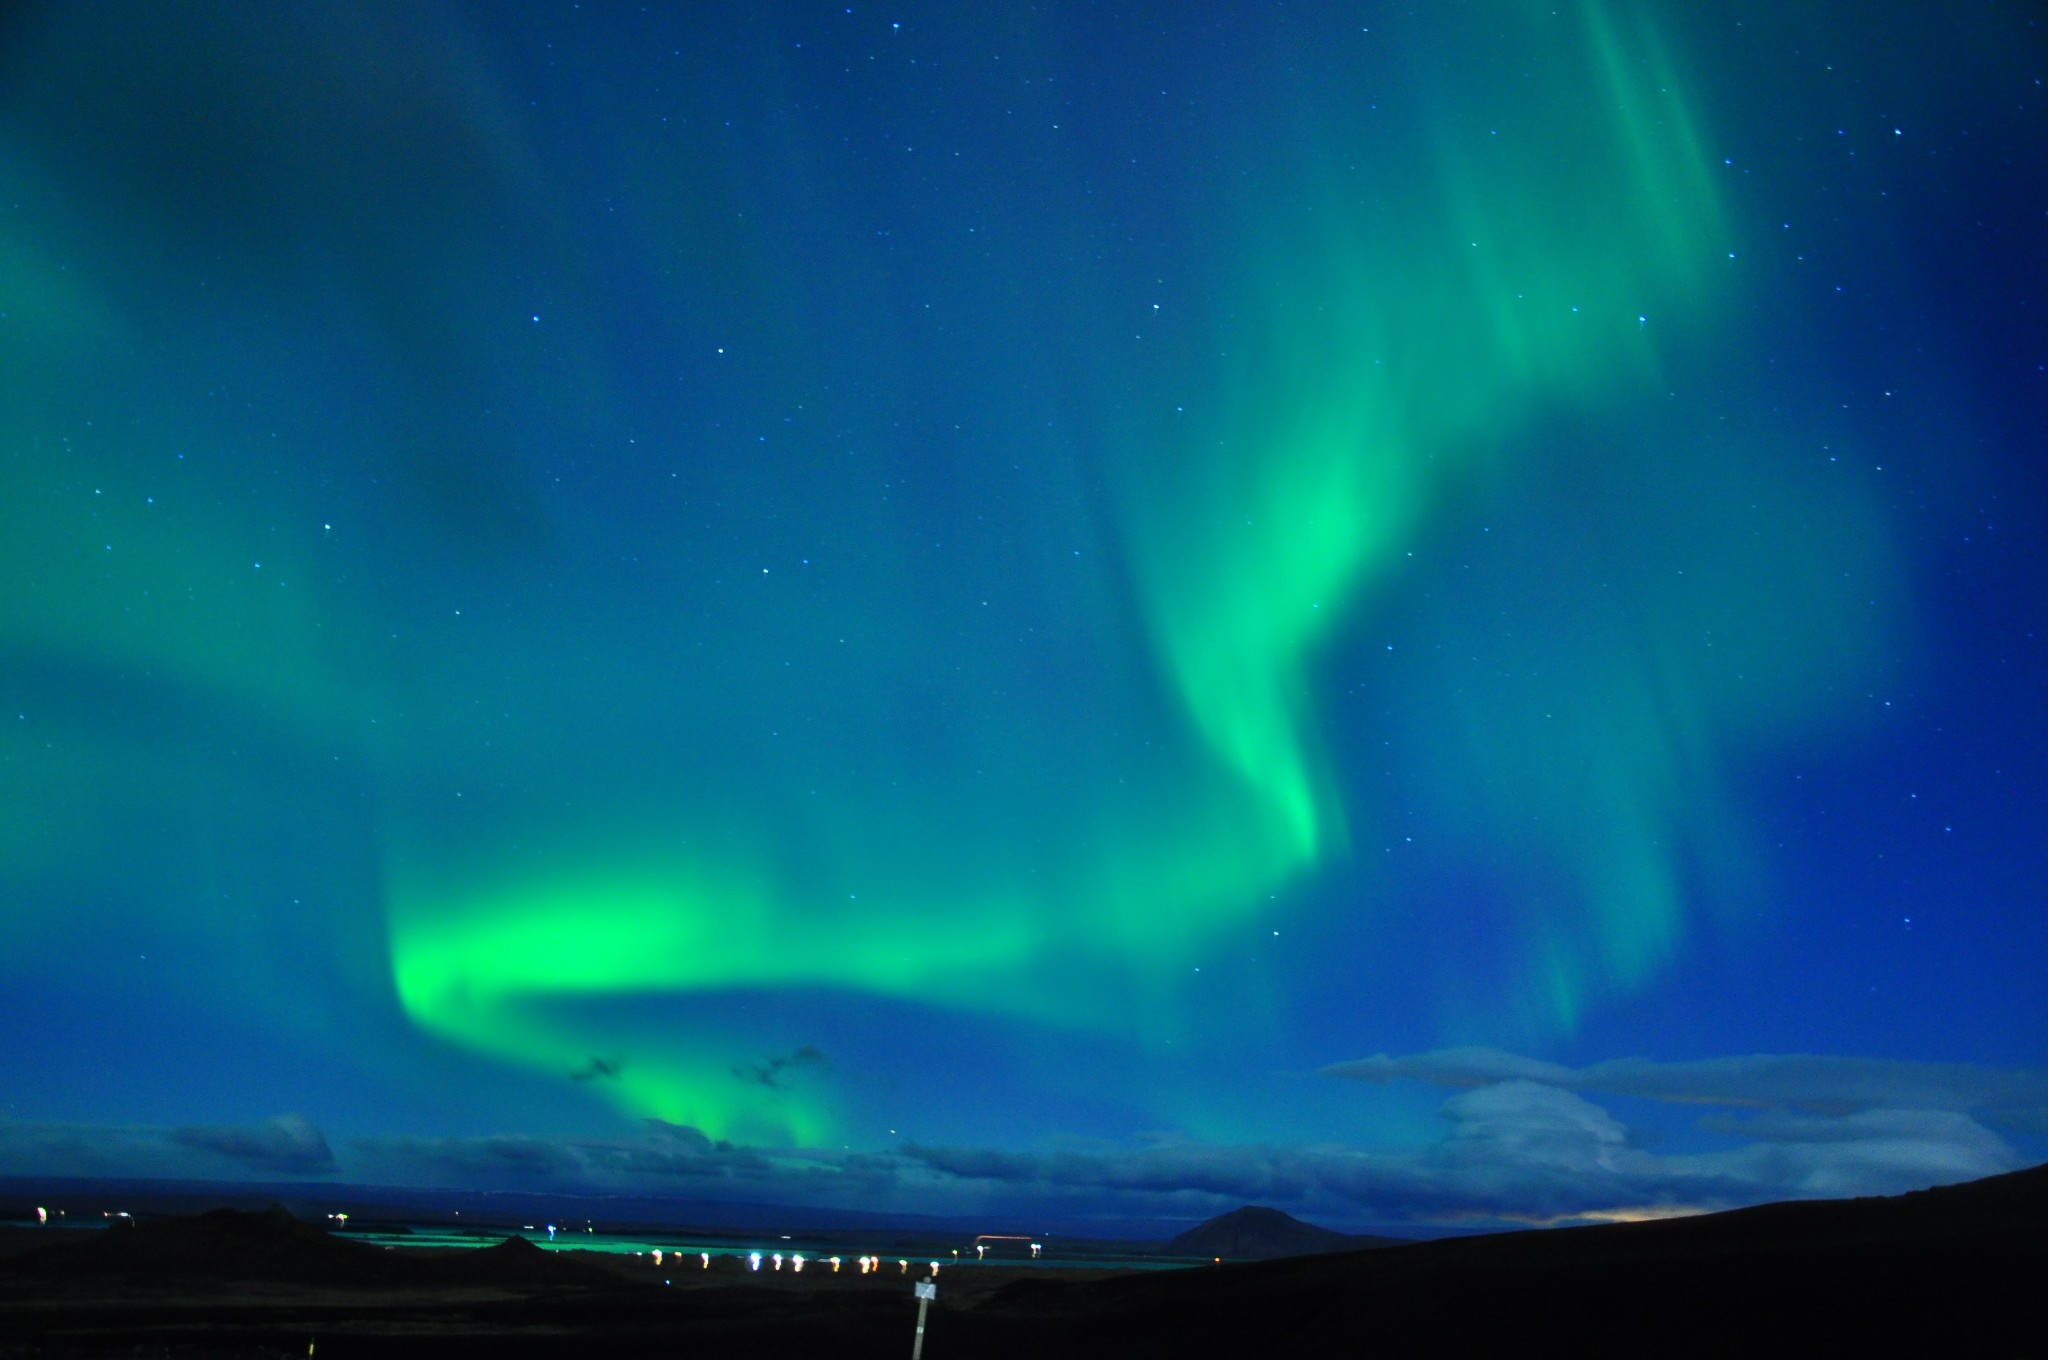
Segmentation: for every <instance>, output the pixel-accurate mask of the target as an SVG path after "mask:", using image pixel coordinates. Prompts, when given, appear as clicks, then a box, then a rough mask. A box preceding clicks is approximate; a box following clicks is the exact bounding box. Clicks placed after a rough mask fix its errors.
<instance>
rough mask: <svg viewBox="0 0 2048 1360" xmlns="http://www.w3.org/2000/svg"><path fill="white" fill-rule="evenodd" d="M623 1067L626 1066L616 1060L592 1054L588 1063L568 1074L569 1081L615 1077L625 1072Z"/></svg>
mask: <svg viewBox="0 0 2048 1360" xmlns="http://www.w3.org/2000/svg"><path fill="white" fill-rule="evenodd" d="M625 1067H626V1064H625V1063H623V1062H621V1061H620V1060H618V1059H616V1058H600V1057H598V1056H597V1055H596V1054H595V1053H593V1054H591V1055H590V1061H588V1062H586V1063H584V1064H583V1066H581V1067H579V1068H576V1069H575V1070H574V1071H572V1072H570V1073H569V1080H571V1081H597V1080H600V1079H602V1078H607V1077H616V1076H617V1075H619V1073H620V1072H622V1071H624V1070H625Z"/></svg>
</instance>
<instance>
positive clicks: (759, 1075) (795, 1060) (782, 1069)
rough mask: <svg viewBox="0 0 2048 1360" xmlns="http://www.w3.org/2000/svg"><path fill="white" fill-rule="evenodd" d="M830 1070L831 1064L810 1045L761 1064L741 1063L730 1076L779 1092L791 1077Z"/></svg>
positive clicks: (819, 1050) (821, 1051)
mask: <svg viewBox="0 0 2048 1360" xmlns="http://www.w3.org/2000/svg"><path fill="white" fill-rule="evenodd" d="M831 1070H832V1064H831V1062H830V1061H829V1060H828V1059H827V1058H826V1057H825V1054H824V1051H823V1050H822V1049H819V1048H815V1047H813V1046H812V1045H810V1044H805V1045H804V1046H803V1047H801V1048H799V1049H797V1050H796V1051H795V1052H793V1053H786V1054H783V1055H782V1056H780V1057H775V1058H770V1059H768V1061H766V1062H763V1063H743V1064H741V1065H740V1066H738V1067H735V1068H733V1069H732V1074H733V1075H734V1076H735V1077H738V1078H739V1079H740V1080H741V1081H744V1082H748V1083H750V1084H752V1085H755V1086H768V1087H773V1088H775V1089H777V1090H780V1089H782V1088H783V1087H784V1086H786V1085H787V1084H788V1082H789V1079H790V1078H791V1077H793V1076H796V1075H798V1074H799V1073H802V1072H806V1071H814V1072H829V1071H831Z"/></svg>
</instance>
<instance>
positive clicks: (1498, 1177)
mask: <svg viewBox="0 0 2048 1360" xmlns="http://www.w3.org/2000/svg"><path fill="white" fill-rule="evenodd" d="M1328 1070H1329V1071H1330V1072H1331V1074H1333V1075H1337V1076H1343V1077H1349V1078H1353V1079H1362V1080H1367V1081H1391V1080H1395V1079H1400V1078H1410V1079H1415V1080H1423V1081H1430V1082H1434V1083H1435V1084H1438V1085H1443V1086H1449V1087H1453V1088H1456V1094H1453V1095H1451V1096H1450V1097H1448V1098H1447V1099H1446V1100H1445V1101H1444V1102H1443V1103H1442V1105H1441V1106H1440V1107H1439V1109H1438V1114H1439V1115H1440V1116H1441V1118H1442V1119H1443V1121H1444V1125H1443V1131H1442V1134H1441V1136H1440V1137H1439V1138H1438V1139H1436V1140H1435V1141H1433V1142H1430V1143H1426V1144H1424V1145H1421V1146H1418V1147H1414V1148H1410V1149H1406V1150H1401V1151H1394V1152H1380V1151H1365V1150H1361V1149H1356V1148H1349V1147H1342V1146H1301V1145H1296V1146H1287V1145H1241V1146H1235V1147H1218V1146H1210V1145H1202V1144H1195V1143H1179V1142H1172V1141H1162V1142H1157V1143H1152V1144H1148V1145H1142V1146H1127V1147H1097V1148H1085V1149H1073V1150H1065V1151H1059V1152H1053V1153H1043V1154H1031V1153H1019V1152H1013V1151H999V1150H992V1149H977V1148H953V1147H925V1146H918V1145H912V1146H910V1147H908V1148H906V1149H904V1155H905V1156H906V1157H908V1158H909V1159H911V1160H912V1161H914V1162H916V1163H917V1164H918V1165H919V1166H921V1167H922V1168H924V1169H925V1170H927V1171H929V1172H931V1173H933V1174H937V1175H939V1176H942V1177H950V1178H954V1179H958V1180H961V1181H963V1182H974V1183H979V1184H980V1185H982V1186H983V1187H985V1188H986V1189H988V1190H990V1191H996V1190H1001V1191H1006V1192H1009V1193H1011V1194H1012V1195H1015V1196H1018V1197H1020V1198H1033V1197H1035V1198H1039V1199H1047V1200H1053V1201H1061V1200H1067V1201H1072V1202H1076V1203H1078V1202H1081V1201H1082V1200H1085V1199H1087V1198H1089V1197H1094V1198H1096V1199H1097V1200H1099V1201H1104V1202H1113V1203H1114V1205H1115V1207H1116V1209H1117V1210H1118V1211H1120V1212H1124V1213H1138V1212H1144V1211H1146V1210H1147V1209H1149V1210H1150V1211H1153V1212H1170V1211H1172V1210H1173V1209H1175V1208H1177V1207H1178V1208H1181V1209H1185V1210H1190V1211H1192V1210H1193V1209H1195V1208H1196V1207H1197V1206H1198V1205H1201V1206H1208V1207H1210V1208H1223V1207H1231V1206H1234V1205H1236V1204H1242V1203H1247V1202H1257V1203H1265V1204H1276V1205H1280V1206H1282V1207H1286V1208H1289V1209H1290V1210H1292V1211H1294V1212H1297V1213H1300V1214H1302V1215H1303V1216H1304V1217H1313V1218H1319V1219H1321V1220H1323V1221H1334V1222H1340V1223H1343V1222H1349V1223H1354V1224H1356V1223H1371V1224H1377V1225H1382V1226H1389V1227H1398V1226H1400V1225H1415V1226H1427V1225H1437V1226H1442V1225H1468V1226H1487V1225H1501V1226H1506V1225H1513V1224H1521V1223H1530V1222H1544V1223H1549V1222H1566V1221H1596V1220H1608V1219H1616V1218H1641V1217H1652V1216H1662V1215H1669V1214H1673V1213H1680V1212H1694V1211H1700V1210H1706V1209H1719V1208H1731V1207H1736V1206H1740V1205H1745V1204H1756V1203H1762V1202H1765V1201H1769V1200H1778V1199H1800V1198H1816V1197H1829V1196H1840V1195H1859V1194H1860V1195H1869V1194H1893V1193H1898V1192H1900V1191H1905V1190H1912V1189H1920V1188H1923V1187H1926V1186H1930V1185H1940V1184H1947V1183H1952V1182H1955V1181H1961V1180H1970V1179H1974V1178H1976V1177H1979V1176H1988V1175H1995V1174H1997V1173H1999V1172H2002V1171H2010V1170H2014V1169H2016V1168H2018V1167H2019V1166H2021V1165H2023V1164H2024V1161H2025V1159H2024V1158H2022V1157H2021V1156H2020V1154H2019V1153H2018V1152H2017V1151H2016V1150H2015V1149H2014V1148H2013V1147H2012V1146H2011V1145H2010V1144H2009V1143H2008V1142H2007V1141H2006V1140H2005V1139H2004V1138H2003V1137H2001V1136H2000V1135H1999V1134H1998V1133H1996V1132H1994V1131H1993V1130H1992V1129H1991V1128H1989V1127H1987V1126H1986V1125H1985V1124H1984V1123H1983V1122H1981V1121H1980V1120H1979V1118H1977V1117H1976V1116H1975V1115H1973V1114H1972V1113H1970V1111H1973V1110H1976V1111H1996V1112H1997V1113H1998V1114H1999V1115H2000V1116H2001V1117H2004V1118H2007V1119H2009V1120H2011V1121H2012V1122H2014V1123H2015V1124H2021V1125H2023V1124H2024V1122H2025V1119H2026V1118H2027V1117H2028V1112H2029V1109H2030V1108H2031V1107H2030V1106H2029V1104H2028V1102H2029V1100H2030V1099H2032V1093H2033V1092H2034V1091H2035V1090H2036V1087H2037V1078H2035V1077H2034V1076H2033V1074H2029V1073H2025V1072H2001V1071H1996V1070H1991V1069H1981V1068H1968V1067H1941V1066H1937V1065H1933V1064H1913V1063H1884V1062H1872V1061H1867V1060H1856V1059H1831V1058H1818V1057H1794V1058H1774V1057H1749V1058H1732V1059H1725V1060H1717V1061H1709V1062H1698V1063H1674V1064H1656V1063H1650V1062H1647V1061H1644V1060H1640V1059H1631V1060H1625V1061H1620V1062H1611V1063H1600V1064H1595V1065H1594V1066H1592V1067H1587V1068H1579V1069H1574V1068H1567V1067H1563V1066H1559V1065H1557V1064H1554V1063H1544V1062H1540V1061H1537V1060H1534V1059H1529V1058H1523V1057H1519V1056H1517V1055H1515V1054H1511V1053H1504V1052H1500V1051H1498V1050H1492V1049H1462V1050H1450V1051H1446V1052H1442V1053H1431V1054H1423V1055H1419V1056H1417V1057H1413V1058H1388V1057H1385V1056H1381V1057H1376V1058H1370V1059H1365V1060H1363V1061H1361V1062H1357V1063H1344V1064H1339V1065H1338V1066H1337V1067H1335V1068H1331V1069H1328ZM1802 1078H1804V1080H1802ZM1603 1092H1605V1093H1613V1094H1626V1095H1630V1096H1640V1097H1646V1098H1649V1099H1654V1100H1659V1101H1666V1102H1676V1103H1687V1104H1704V1105H1712V1106H1718V1107H1720V1108H1719V1109H1716V1110H1714V1111H1713V1112H1712V1113H1710V1114H1708V1115H1706V1116H1705V1117H1704V1118H1702V1119H1700V1120H1698V1121H1697V1122H1696V1124H1695V1126H1694V1127H1695V1129H1696V1131H1697V1133H1698V1134H1700V1135H1705V1137H1704V1138H1703V1139H1696V1140H1695V1141H1700V1142H1705V1143H1706V1144H1707V1145H1708V1146H1706V1148H1705V1149H1704V1150H1699V1151H1685V1152H1660V1151H1656V1150H1654V1148H1655V1146H1656V1139H1654V1138H1653V1137H1651V1136H1649V1135H1647V1134H1645V1133H1644V1132H1642V1131H1639V1130H1637V1129H1634V1128H1631V1127H1629V1126H1628V1125H1626V1124H1624V1123H1623V1122H1622V1121H1621V1120H1620V1119H1618V1118H1616V1117H1615V1115H1614V1114H1613V1113H1612V1112H1610V1111H1609V1110H1607V1109H1606V1108H1604V1107H1603V1106H1601V1105H1599V1104H1596V1103H1595V1102H1594V1101H1592V1100H1590V1099H1588V1098H1587V1095H1588V1094H1589V1093H1590V1094H1600V1093H1603ZM1905 1100H1920V1101H1924V1102H1928V1104H1927V1105H1924V1106H1921V1107H1909V1106H1900V1105H1889V1104H1886V1103H1884V1102H1887V1101H1905ZM1938 1102H1946V1103H1947V1104H1948V1105H1949V1106H1954V1107H1959V1108H1942V1107H1941V1105H1940V1104H1939V1103H1938ZM1743 1109H1747V1110H1754V1111H1757V1113H1755V1114H1753V1115H1750V1116H1748V1117H1743V1116H1740V1115H1738V1114H1736V1113H1735V1111H1737V1110H1743ZM1731 1140H1732V1141H1733V1143H1734V1145H1733V1146H1725V1145H1724V1144H1726V1143H1728V1142H1729V1141H1731Z"/></svg>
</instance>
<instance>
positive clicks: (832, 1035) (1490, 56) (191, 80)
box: [0, 0, 2048, 1231]
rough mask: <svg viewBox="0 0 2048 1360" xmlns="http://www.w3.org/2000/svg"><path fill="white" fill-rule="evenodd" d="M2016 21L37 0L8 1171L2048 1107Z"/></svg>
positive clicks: (1966, 2)
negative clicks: (75, 0) (42, 1)
mask: <svg viewBox="0 0 2048 1360" xmlns="http://www.w3.org/2000/svg"><path fill="white" fill-rule="evenodd" d="M2044 80H2048V30H2044V29H2043V28H2042V27H2041V26H2040V23H2039V22H2038V21H2037V20H2036V19H2034V18H2032V17H2030V15H2029V7H2027V6H2024V5H2020V4H2013V3H1985V2H1984V0H1959V2H1958V3H1955V4H1951V5H1944V6H1928V5H1921V4H1903V3H1902V4H1895V5H1872V4H1868V3H1854V4H1851V3H1841V4H1815V3H1791V4H1778V3H1770V4H1764V3H1756V4H1735V5H1730V6H1710V7H1704V8H1702V9H1699V10H1698V11H1697V12H1696V11H1695V10H1694V9H1692V8H1690V7H1686V6H1668V5H1657V4H1651V3H1641V4H1636V3H1628V2H1627V0H1558V3H1556V4H1554V5H1553V4H1551V3H1520V2H1518V0H1472V2H1471V3H1463V4H1453V3H1429V4H1416V5H1400V4H1396V5H1383V4H1377V3H1355V2H1347V3H1335V2H1333V3H1292V4H1279V3H1270V2H1269V3H1246V4H1242V5H1222V4H1206V5H1179V4H1173V5H1167V4H1161V5H1156V6H1129V5H1108V4H1090V3H1079V2H1078V0H1073V2H1071V3H1070V2H1067V0H1061V2H1059V3H1051V4H1042V5H1036V6H1025V5H1020V4H1003V3H997V4H989V5H980V4H976V5H951V4H921V3H906V4H901V5H897V6H894V7H893V8H891V7H884V8H874V7H871V6H870V5H868V4H865V3H858V4H855V5H853V6H852V7H850V8H849V7H846V6H843V5H809V4H796V3H781V4H777V3H750V4H746V5H737V4H735V5H718V6H714V5H684V6H674V7H670V6H659V5H657V6H647V7H641V6H635V5H625V4H616V5H614V4H596V3H586V4H584V5H581V6H577V5H571V4H548V5H517V4H500V3H495V2H494V3H476V4H467V5H464V4H438V3H436V4H427V3H412V2H411V0H408V2H407V3H391V4H358V5H306V6H286V5H276V4H270V3H255V2H254V0H252V2H251V3H247V4H226V3H201V4H193V5H175V6H173V5H160V4H132V5H130V4H108V5H91V6H88V5H71V4H47V5H36V4H25V5H11V6H9V7H8V8H7V9H6V10H5V11H4V17H0V717H4V719H5V721H4V724H0V941H4V947H0V1174H36V1175H112V1174H123V1175H129V1174H133V1175H156V1176H177V1177H198V1178H211V1179H232V1178H249V1179H273V1178H277V1179H291V1180H309V1179H329V1180H333V1181H335V1182H336V1183H343V1182H348V1183H368V1184H400V1185H414V1186H449V1187H516V1188H528V1189H565V1190H607V1191H612V1190H631V1191H634V1192H636V1193H639V1192H644V1193H656V1194H674V1195H677V1196H681V1197H686V1198H687V1197H697V1198H728V1199H743V1200H750V1201H782V1202H788V1203H804V1204H814V1205H838V1206H842V1207H847V1208H865V1209H885V1210H918V1211H926V1212H958V1213H976V1212H986V1213H1002V1214H1011V1215H1017V1214H1024V1215H1029V1214H1034V1213H1043V1214H1052V1213H1059V1214H1064V1215H1067V1216H1068V1217H1070V1218H1071V1217H1080V1218H1086V1217H1089V1216H1091V1215H1092V1216H1100V1217H1103V1218H1105V1219H1107V1218H1111V1217H1121V1218H1126V1219H1128V1218H1134V1217H1135V1218H1142V1217H1148V1216H1149V1217H1154V1218H1159V1219H1172V1218H1176V1217H1179V1218H1191V1217H1200V1216H1206V1215H1207V1214H1209V1213H1212V1212H1216V1211H1218V1210H1220V1209H1225V1208H1230V1207H1234V1206H1235V1205H1237V1204H1239V1203H1243V1202H1247V1201H1255V1202H1263V1203H1272V1204H1277V1205H1279V1206H1280V1207H1283V1208H1288V1209H1290V1210H1292V1211H1293V1212H1296V1213H1299V1214H1302V1215H1304V1216H1307V1217H1312V1218H1317V1219H1318V1220H1319V1221H1324V1222H1329V1223H1333V1224H1338V1225H1346V1224H1349V1225H1357V1226H1367V1225H1379V1226H1392V1227H1395V1228H1397V1229H1399V1230H1404V1231H1432V1230H1437V1229H1441V1228H1444V1227H1456V1226H1469V1225H1473V1224H1486V1223H1516V1222H1548V1221H1554V1220H1557V1219H1560V1218H1585V1217H1603V1216H1616V1215H1620V1216H1628V1215H1633V1214H1638V1213H1644V1212H1670V1211H1676V1210H1680V1209H1686V1208H1698V1207H1714V1206H1720V1205H1727V1204H1738V1203H1745V1202H1754V1201H1758V1200H1764V1199H1772V1198H1781V1197H1786V1196H1807V1195H1836V1194H1849V1193H1876V1192H1890V1191H1896V1190H1900V1189H1905V1188H1911V1187H1915V1186H1922V1185H1927V1184H1932V1183H1937V1182H1944V1181H1953V1180H1958V1179H1963V1178H1966V1177H1970V1176H1976V1175H1983V1174H1988V1173H1991V1172H1996V1171H2002V1170H2008V1169H2012V1168H2015V1167H2018V1166H2021V1165H2024V1164H2028V1163H2030V1162H2033V1161H2038V1160H2040V1159H2041V1158H2042V1157H2043V1156H2044V1155H2048V1071H2044V1068H2048V988H2044V987H2043V985H2042V981H2041V980H2042V978H2043V977H2044V976H2048V834H2044V833H2048V718H2044V712H2048V605H2044V598H2048V596H2044V584H2048V549H2044V542H2048V287H2044V285H2048V152H2044V148H2048V116H2044V111H2048V86H2044V83H2043V82H2044Z"/></svg>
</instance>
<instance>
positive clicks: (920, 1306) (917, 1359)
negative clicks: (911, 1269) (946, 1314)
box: [910, 1294, 932, 1360]
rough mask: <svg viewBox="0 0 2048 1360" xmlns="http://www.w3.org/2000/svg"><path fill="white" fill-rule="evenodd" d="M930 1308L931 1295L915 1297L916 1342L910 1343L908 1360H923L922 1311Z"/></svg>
mask: <svg viewBox="0 0 2048 1360" xmlns="http://www.w3.org/2000/svg"><path fill="white" fill-rule="evenodd" d="M931 1306H932V1299H931V1295H929V1294H919V1295H918V1296H917V1340H915V1341H913V1342H911V1343H910V1360H924V1310H925V1309H927V1308H929V1307H931Z"/></svg>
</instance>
